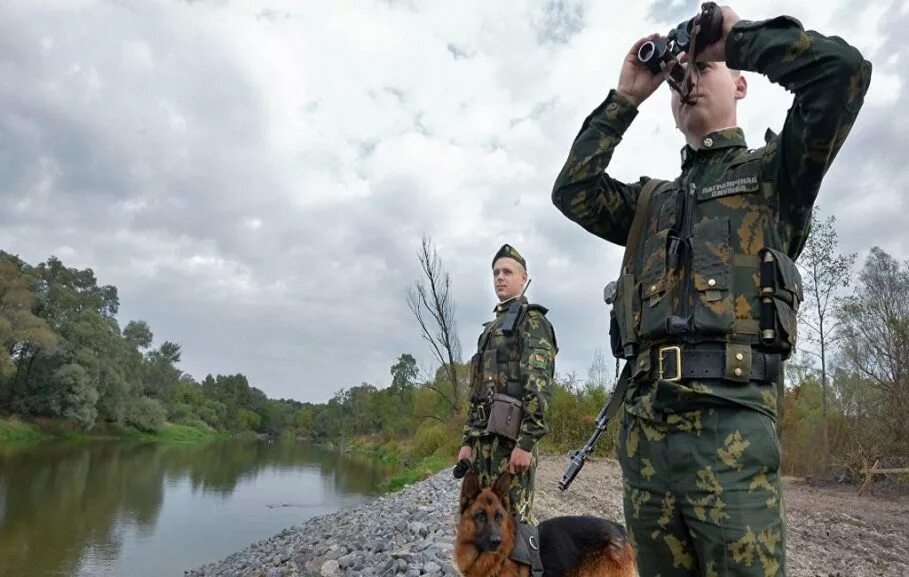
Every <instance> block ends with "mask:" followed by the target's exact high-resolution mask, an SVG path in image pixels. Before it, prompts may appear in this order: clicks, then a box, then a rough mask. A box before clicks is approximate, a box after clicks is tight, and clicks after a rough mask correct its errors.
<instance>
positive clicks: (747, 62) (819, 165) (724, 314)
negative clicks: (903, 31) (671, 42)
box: [553, 17, 871, 577]
mask: <svg viewBox="0 0 909 577" xmlns="http://www.w3.org/2000/svg"><path fill="white" fill-rule="evenodd" d="M726 61H727V64H728V66H729V67H730V68H733V69H739V70H748V71H754V72H759V73H761V74H764V75H766V76H767V77H768V78H769V79H770V80H771V81H773V82H776V83H778V84H781V85H782V86H784V87H786V88H787V89H789V90H791V91H792V92H794V94H795V101H794V103H793V106H792V108H791V109H790V110H789V113H788V116H787V118H786V122H785V125H784V127H783V130H782V132H781V133H780V134H779V135H775V134H773V133H771V132H770V131H768V133H767V136H766V146H764V147H763V148H760V149H757V150H748V149H747V147H746V145H745V140H744V136H743V133H742V131H741V130H740V129H738V128H729V129H725V130H721V131H718V132H715V133H713V134H709V135H707V136H705V137H704V138H703V140H702V142H701V146H700V148H699V149H698V150H695V149H692V148H690V147H688V146H686V147H685V148H684V149H683V150H682V173H681V175H680V176H679V177H678V178H677V179H675V180H674V181H672V182H671V183H670V184H668V185H666V186H663V187H660V188H657V189H656V191H655V192H654V193H653V195H652V196H651V199H650V202H649V204H648V208H647V212H646V214H645V218H644V221H643V223H644V227H643V233H642V234H641V235H640V236H641V240H640V243H639V245H638V246H635V247H629V249H628V250H631V251H634V255H635V257H634V259H633V264H632V265H630V266H629V267H627V268H625V269H623V270H622V277H621V278H620V282H619V283H618V286H619V293H617V295H616V303H617V304H616V307H617V308H616V312H617V315H616V316H617V318H620V319H621V321H620V324H621V333H622V337H621V342H622V344H623V345H626V344H631V345H632V348H631V349H630V350H631V351H633V352H632V355H631V356H628V355H626V357H628V358H626V360H627V361H628V362H629V363H633V364H632V367H633V370H632V379H631V382H630V384H629V388H628V391H627V393H626V405H625V409H626V414H625V419H624V423H623V427H622V431H621V436H620V442H619V459H620V462H621V465H622V470H623V474H624V480H625V491H624V492H625V518H626V522H627V524H628V528H629V532H630V534H631V535H632V538H633V540H634V541H635V545H636V547H637V551H638V564H639V569H640V572H641V575H642V576H643V577H650V576H656V575H660V576H661V577H671V576H676V575H679V576H682V575H685V576H687V575H702V576H713V575H733V574H734V575H737V576H750V575H762V576H773V575H785V526H784V513H783V504H782V500H781V495H780V480H779V474H778V469H779V463H780V449H779V441H778V438H777V435H776V431H775V428H774V423H775V421H776V400H777V389H776V383H775V382H774V381H776V380H779V370H778V369H777V370H776V371H775V372H774V371H770V370H769V369H767V370H766V371H763V372H762V373H760V374H763V375H764V377H763V378H761V379H755V378H751V376H752V375H753V374H755V373H754V372H753V371H755V370H756V369H755V367H757V366H758V365H756V364H752V363H753V362H754V361H755V359H760V360H761V361H762V362H764V363H771V362H772V361H773V359H774V357H775V358H776V363H777V367H778V365H779V362H780V359H783V358H785V357H787V356H788V354H789V352H790V351H791V350H792V347H793V346H794V344H795V338H796V314H797V309H798V305H799V302H800V301H801V297H802V288H801V281H800V278H799V275H798V270H797V269H796V267H795V264H794V260H795V259H796V258H797V257H798V255H799V253H800V251H801V249H802V247H803V245H804V243H805V239H806V237H807V235H808V225H809V222H810V218H811V211H812V206H813V204H814V201H815V198H816V197H817V194H818V189H819V187H820V184H821V180H822V178H823V176H824V174H825V172H826V171H827V168H828V167H829V165H830V163H831V162H832V160H833V158H834V157H835V155H836V154H837V152H838V151H839V149H840V147H841V146H842V144H843V141H844V140H845V138H846V136H847V134H848V133H849V130H850V128H851V127H852V124H853V122H854V120H855V118H856V115H857V114H858V111H859V109H860V107H861V105H862V103H863V99H864V94H865V92H866V91H867V88H868V83H869V81H870V75H871V65H870V64H869V63H868V62H866V61H865V60H864V59H863V58H862V57H861V55H860V54H859V53H858V51H856V50H855V49H854V48H852V47H850V46H849V45H847V44H846V43H845V42H844V41H842V40H841V39H839V38H836V37H831V38H827V37H824V36H821V35H820V34H817V33H815V32H810V31H809V32H806V31H804V30H803V28H802V26H801V24H799V23H798V22H797V21H796V20H794V19H792V18H788V17H779V18H775V19H772V20H768V21H764V22H747V21H744V20H743V21H740V22H739V23H737V24H736V25H735V26H734V27H733V29H732V31H731V32H730V33H729V35H728V38H727V42H726ZM636 113H637V111H636V109H635V108H634V106H633V105H632V104H631V103H630V102H628V101H627V100H626V99H625V98H623V97H622V96H620V95H619V94H617V93H616V92H615V91H612V92H611V93H610V94H609V96H608V97H607V98H606V101H605V102H604V103H603V104H601V105H600V106H599V107H598V108H597V109H596V110H594V111H593V113H592V114H591V115H590V116H589V117H588V118H587V120H586V121H585V122H584V125H583V127H582V129H581V132H580V134H579V135H578V136H577V138H576V139H575V142H574V144H573V146H572V149H571V152H570V155H569V158H568V161H567V163H566V165H565V167H564V168H563V170H562V172H561V173H560V175H559V177H558V179H557V181H556V184H555V188H554V191H553V202H554V203H555V205H556V206H557V207H558V208H559V210H561V211H562V212H563V213H564V214H565V215H566V216H567V217H568V218H570V219H571V220H573V221H575V222H577V223H578V224H580V225H581V226H583V227H584V228H585V229H586V230H588V231H590V232H591V233H593V234H595V235H597V236H599V237H602V238H604V239H606V240H608V241H610V242H613V243H616V244H619V245H623V246H624V245H625V244H626V241H627V239H628V235H629V230H630V227H631V223H632V219H633V217H634V214H635V210H636V208H637V200H638V196H639V194H640V193H641V190H642V188H643V187H644V185H645V184H646V183H647V182H648V180H649V179H647V178H642V179H641V180H640V181H639V182H636V183H632V184H625V183H622V182H619V181H618V180H615V179H613V178H611V177H610V176H608V175H607V174H605V169H606V167H607V165H608V164H609V161H610V159H611V157H612V153H613V150H614V148H615V147H616V145H617V144H618V143H619V141H620V140H621V137H622V134H623V133H624V132H625V130H626V129H627V128H628V126H629V125H630V124H631V121H632V120H633V119H634V117H635V115H636ZM767 255H769V259H770V260H771V262H772V263H773V264H772V265H770V269H772V270H771V278H772V279H773V280H772V288H773V290H774V296H773V297H772V298H769V299H767V300H766V301H764V302H765V310H764V311H763V312H764V313H765V317H764V318H762V298H761V294H760V290H761V287H762V286H764V285H765V281H763V280H762V277H761V273H762V261H763V260H764V258H765V257H766V256H767ZM620 309H621V310H620ZM768 311H769V312H768ZM767 318H769V319H770V321H769V322H771V323H772V325H771V327H772V329H773V330H772V331H771V332H770V333H769V336H768V335H765V334H764V333H763V330H764V329H765V328H767V326H768V325H767V321H766V320H765V319H767ZM673 346H678V347H679V349H674V348H666V347H673ZM711 348H712V349H713V351H712V354H713V355H714V358H719V360H720V366H721V368H720V369H719V374H714V375H713V377H711V378H709V379H703V378H701V379H697V378H696V375H695V374H691V373H686V374H684V375H682V373H681V371H679V373H678V374H677V373H676V370H678V369H680V367H678V366H674V365H676V358H677V357H676V352H677V351H681V353H680V354H682V353H684V354H686V355H690V354H694V353H697V352H698V351H699V350H700V349H704V350H705V351H706V352H708V353H710V352H711V351H710V349H711ZM622 352H623V349H622V348H618V354H619V355H620V356H621V354H622ZM686 358H688V357H686ZM663 361H665V362H666V364H667V366H671V368H670V369H669V370H668V371H667V370H665V368H664V369H663V370H661V369H660V368H659V366H658V365H659V364H660V362H663ZM682 364H683V367H682V368H684V362H683V363H682ZM765 366H769V364H766V365H765ZM771 372H772V373H773V374H771ZM700 374H703V373H700ZM677 376H679V377H681V378H679V379H676V378H675V377H677Z"/></svg>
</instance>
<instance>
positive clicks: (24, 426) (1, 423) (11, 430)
mask: <svg viewBox="0 0 909 577" xmlns="http://www.w3.org/2000/svg"><path fill="white" fill-rule="evenodd" d="M40 440H41V433H40V432H39V431H38V429H36V428H35V427H33V426H32V425H29V424H28V423H23V422H22V421H20V420H18V419H16V418H11V419H0V443H7V442H13V441H17V442H18V441H40Z"/></svg>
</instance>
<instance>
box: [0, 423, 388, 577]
mask: <svg viewBox="0 0 909 577" xmlns="http://www.w3.org/2000/svg"><path fill="white" fill-rule="evenodd" d="M386 475H387V471H383V470H382V469H380V468H378V467H376V466H374V465H372V464H370V463H368V462H364V460H363V459H355V458H351V457H348V456H344V455H341V454H339V453H337V452H334V451H329V450H324V449H321V448H318V447H315V446H313V445H309V444H303V443H268V442H254V441H249V442H243V441H219V442H213V443H209V444H193V445H177V444H159V443H140V442H134V441H119V440H109V441H107V440H105V441H101V440H98V441H89V442H80V443H71V442H69V443H68V442H42V443H36V444H26V445H0V577H14V576H15V577H51V576H66V577H70V576H74V577H101V576H104V577H107V576H111V577H113V576H121V575H122V576H127V575H128V576H137V577H145V576H149V577H151V576H159V575H175V576H180V575H182V574H183V570H184V569H190V568H193V567H196V566H198V565H200V564H203V563H206V562H209V561H215V560H218V559H221V558H224V557H226V556H228V555H230V554H231V553H233V552H235V551H239V550H241V549H243V548H244V547H246V546H247V545H249V544H250V543H252V542H254V541H258V540H261V539H264V538H267V537H269V536H271V535H273V534H275V533H278V532H280V531H281V530H282V529H284V528H285V527H289V526H291V525H294V524H296V523H299V522H301V521H303V520H305V519H308V518H310V517H313V516H316V515H322V514H325V513H330V512H332V511H335V510H337V509H339V508H342V507H348V506H351V505H355V504H358V503H362V502H364V501H367V500H370V499H373V498H375V497H376V496H377V495H378V494H379V493H380V491H381V486H382V482H383V481H384V480H385V478H386Z"/></svg>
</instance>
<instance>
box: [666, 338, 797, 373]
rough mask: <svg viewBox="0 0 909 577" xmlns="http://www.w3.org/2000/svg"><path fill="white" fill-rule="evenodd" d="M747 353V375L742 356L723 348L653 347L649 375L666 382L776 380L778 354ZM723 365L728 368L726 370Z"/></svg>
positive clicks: (780, 365)
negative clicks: (748, 365)
mask: <svg viewBox="0 0 909 577" xmlns="http://www.w3.org/2000/svg"><path fill="white" fill-rule="evenodd" d="M730 353H731V354H730ZM749 354H750V356H751V363H750V366H751V372H750V373H748V372H747V369H748V367H747V365H746V362H745V360H744V359H745V355H744V354H741V353H736V352H734V351H728V350H726V349H725V348H697V347H690V346H688V347H686V346H685V345H678V346H675V345H670V346H662V347H653V348H652V349H651V352H650V355H651V364H650V367H651V375H652V376H653V377H655V378H659V379H663V380H667V381H681V380H692V379H693V380H697V379H727V380H741V381H744V382H747V381H773V382H777V381H779V378H780V373H781V367H782V358H781V357H780V355H779V354H776V353H763V352H760V351H758V350H755V349H751V351H750V353H749ZM736 359H738V361H741V363H739V362H737V360H736ZM727 362H728V363H729V364H731V365H732V366H730V367H727Z"/></svg>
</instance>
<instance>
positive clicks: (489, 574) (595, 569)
mask: <svg viewBox="0 0 909 577" xmlns="http://www.w3.org/2000/svg"><path fill="white" fill-rule="evenodd" d="M510 484H511V476H510V475H509V474H508V473H507V472H506V473H503V474H502V475H500V476H499V478H498V479H497V480H496V482H495V483H494V484H493V486H492V487H485V488H483V487H480V481H479V478H478V477H477V475H476V474H475V473H474V472H473V471H470V472H468V473H467V475H466V476H465V477H464V481H463V484H462V485H461V499H460V506H461V516H460V520H459V521H458V530H457V534H456V536H455V546H454V557H455V563H456V564H457V566H458V569H459V570H460V571H461V574H462V575H463V576H464V577H529V576H530V567H529V566H527V565H523V564H520V563H516V562H515V561H512V560H511V559H510V558H509V556H510V555H511V552H512V549H513V548H514V545H515V531H516V525H515V521H514V518H513V517H512V514H511V511H510V510H509V503H508V487H509V485H510ZM538 529H539V534H540V535H539V536H540V543H539V548H540V557H542V560H543V575H544V577H636V576H637V569H636V567H635V562H634V551H633V550H632V549H631V544H630V543H629V541H628V535H627V533H626V532H625V528H624V527H622V526H621V525H619V524H618V523H613V522H612V521H607V520H606V519H601V518H599V517H555V518H553V519H549V520H547V521H543V522H542V523H540V524H539V526H538Z"/></svg>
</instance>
